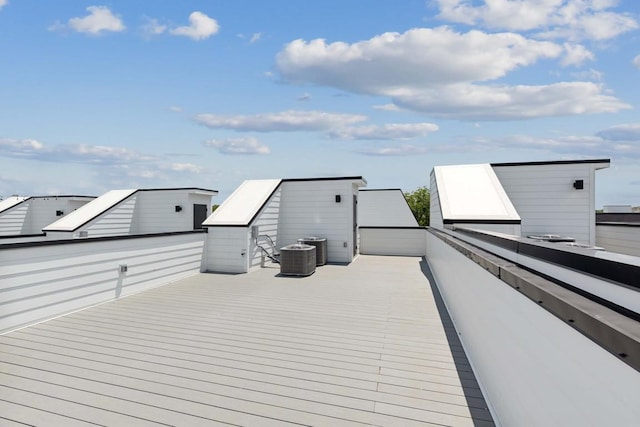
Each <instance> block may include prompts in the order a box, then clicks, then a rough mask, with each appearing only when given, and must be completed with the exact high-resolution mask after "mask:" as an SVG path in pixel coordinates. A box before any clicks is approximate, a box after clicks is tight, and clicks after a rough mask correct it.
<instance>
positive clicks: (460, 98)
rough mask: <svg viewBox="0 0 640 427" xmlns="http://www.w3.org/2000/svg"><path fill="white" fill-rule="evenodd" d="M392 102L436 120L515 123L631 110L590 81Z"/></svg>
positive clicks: (462, 90)
mask: <svg viewBox="0 0 640 427" xmlns="http://www.w3.org/2000/svg"><path fill="white" fill-rule="evenodd" d="M393 101H394V103H395V104H397V105H398V106H400V107H404V108H407V109H411V110H415V111H420V112H424V113H428V114H431V115H433V116H435V117H442V118H451V119H465V120H513V119H526V118H536V117H550V116H558V115H577V114H590V113H603V112H616V111H619V110H621V109H626V108H631V107H630V106H629V105H627V104H624V103H622V102H621V101H619V100H618V99H617V98H615V97H613V96H609V95H604V94H603V89H602V87H601V86H600V85H598V84H595V83H591V82H563V83H555V84H550V85H541V86H524V85H521V86H480V85H473V84H459V85H449V86H446V87H442V88H438V89H435V90H426V91H408V92H406V93H399V94H398V96H396V97H394V98H393Z"/></svg>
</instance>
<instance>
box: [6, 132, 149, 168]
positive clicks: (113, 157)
mask: <svg viewBox="0 0 640 427" xmlns="http://www.w3.org/2000/svg"><path fill="white" fill-rule="evenodd" d="M0 156H5V157H13V158H28V159H33V160H40V161H49V162H59V163H66V162H77V163H88V164H118V163H127V162H131V161H149V160H153V159H154V157H151V156H146V155H143V154H140V153H137V152H135V151H131V150H129V149H126V148H120V147H109V146H102V145H88V144H66V145H54V146H47V145H45V144H43V143H41V142H39V141H36V140H33V139H10V138H0Z"/></svg>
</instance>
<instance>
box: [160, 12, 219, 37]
mask: <svg viewBox="0 0 640 427" xmlns="http://www.w3.org/2000/svg"><path fill="white" fill-rule="evenodd" d="M219 29H220V26H219V25H218V22H217V21H216V20H215V19H213V18H210V17H208V16H207V15H205V14H204V13H202V12H197V11H196V12H192V13H191V15H189V25H188V26H183V27H177V28H174V29H172V30H170V31H169V32H170V33H171V34H173V35H174V36H185V37H189V38H191V39H193V40H204V39H207V38H209V37H211V36H212V35H214V34H216V33H217V32H218V30H219Z"/></svg>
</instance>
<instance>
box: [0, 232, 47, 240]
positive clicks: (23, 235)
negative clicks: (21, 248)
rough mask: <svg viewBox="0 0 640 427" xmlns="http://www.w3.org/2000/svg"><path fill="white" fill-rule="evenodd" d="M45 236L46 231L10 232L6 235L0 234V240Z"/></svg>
mask: <svg viewBox="0 0 640 427" xmlns="http://www.w3.org/2000/svg"><path fill="white" fill-rule="evenodd" d="M44 236H46V233H37V234H11V235H8V236H0V240H2V239H19V238H21V237H24V238H27V237H44Z"/></svg>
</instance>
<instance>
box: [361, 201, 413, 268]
mask: <svg viewBox="0 0 640 427" xmlns="http://www.w3.org/2000/svg"><path fill="white" fill-rule="evenodd" d="M361 194H362V193H361ZM425 233H426V230H425V229H423V228H413V229H404V228H360V253H361V254H363V255H401V256H425V255H426V234H425Z"/></svg>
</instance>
